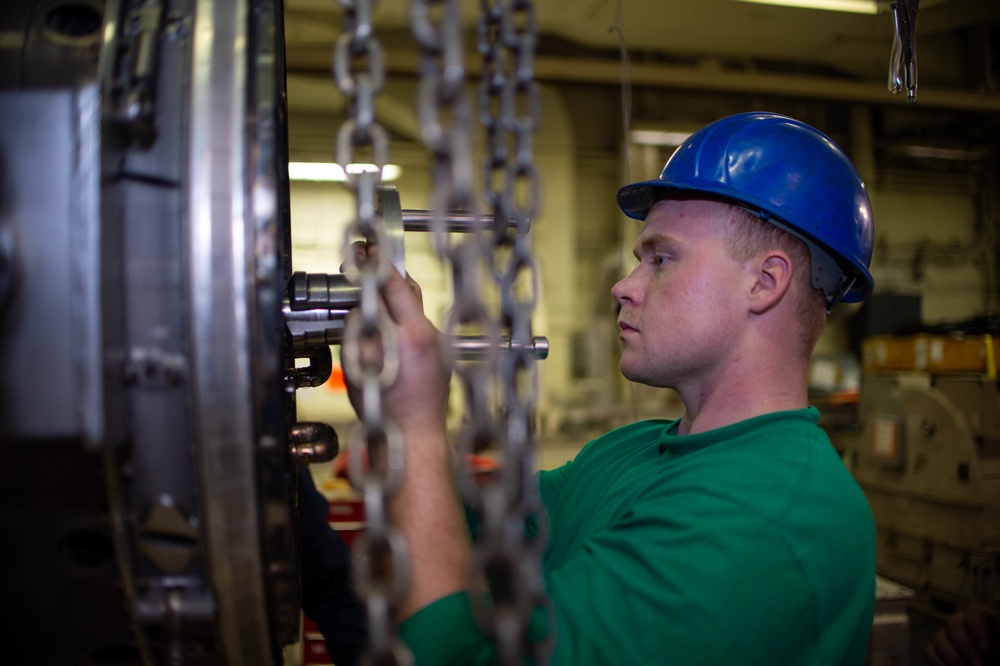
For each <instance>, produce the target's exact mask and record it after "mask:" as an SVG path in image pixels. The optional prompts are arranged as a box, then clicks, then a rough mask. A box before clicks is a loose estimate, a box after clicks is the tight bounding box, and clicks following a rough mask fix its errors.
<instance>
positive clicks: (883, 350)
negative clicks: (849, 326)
mask: <svg viewBox="0 0 1000 666" xmlns="http://www.w3.org/2000/svg"><path fill="white" fill-rule="evenodd" d="M915 342H916V337H895V336H890V335H875V336H872V337H870V338H867V339H865V340H864V341H863V342H862V343H861V365H862V367H863V368H864V370H865V372H874V371H878V370H919V369H923V368H920V367H918V365H917V360H918V359H917V353H916V348H915V347H916V346H915ZM925 367H926V364H925Z"/></svg>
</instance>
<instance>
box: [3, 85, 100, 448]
mask: <svg viewBox="0 0 1000 666" xmlns="http://www.w3.org/2000/svg"><path fill="white" fill-rule="evenodd" d="M97 108H98V105H97V93H96V90H95V89H94V88H93V87H85V88H82V89H80V90H78V91H74V90H65V89H63V90H51V91H47V90H35V91H27V92H15V91H4V92H0V127H3V128H4V131H3V132H2V133H0V229H4V231H5V233H7V234H9V238H10V241H9V242H10V250H11V256H10V261H9V262H8V263H7V264H6V269H5V270H6V271H8V275H7V276H6V277H5V278H4V282H9V284H10V287H9V289H10V293H9V297H8V299H7V305H6V307H5V308H4V309H3V310H2V311H0V324H2V325H0V359H2V362H0V440H3V439H6V438H31V437H41V436H50V437H82V438H84V439H86V440H87V441H88V442H91V443H95V442H99V441H100V440H101V438H102V436H103V418H102V410H101V409H100V408H99V407H100V402H99V401H100V397H101V390H102V389H101V386H102V385H101V367H100V359H101V353H100V340H99V338H98V331H99V328H98V323H99V317H100V307H99V306H100V296H99V294H100V287H99V280H100V276H99V273H98V249H99V248H98V242H99V236H98V234H99V228H98V225H99V219H98V208H97V201H98V194H97V187H98V173H97V168H96V159H95V158H96V154H97V145H98V137H99V122H98V121H99V118H98V116H97ZM53 155H59V156H64V157H62V158H61V159H53V158H52V156H53Z"/></svg>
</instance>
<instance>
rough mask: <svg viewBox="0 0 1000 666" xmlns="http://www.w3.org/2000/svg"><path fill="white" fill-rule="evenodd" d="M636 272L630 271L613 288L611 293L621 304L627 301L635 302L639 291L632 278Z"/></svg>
mask: <svg viewBox="0 0 1000 666" xmlns="http://www.w3.org/2000/svg"><path fill="white" fill-rule="evenodd" d="M634 274H635V271H633V272H631V273H629V274H628V275H626V276H625V277H623V278H622V279H621V280H619V281H618V282H617V283H616V284H615V286H614V287H612V288H611V295H612V296H613V297H614V299H615V300H616V301H618V303H619V305H624V304H625V303H626V302H628V303H631V304H635V301H636V293H637V292H636V289H635V285H634V284H633V283H634V280H633V279H632V278H633V276H634Z"/></svg>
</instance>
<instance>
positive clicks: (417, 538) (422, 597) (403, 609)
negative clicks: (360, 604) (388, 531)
mask: <svg viewBox="0 0 1000 666" xmlns="http://www.w3.org/2000/svg"><path fill="white" fill-rule="evenodd" d="M404 440H405V444H406V472H405V475H404V479H403V483H402V485H401V487H400V490H399V492H398V493H396V495H395V496H394V497H393V499H392V500H391V504H390V509H391V512H392V517H393V522H394V523H395V524H396V526H397V527H398V528H399V529H400V530H401V532H402V534H403V537H404V538H405V539H406V542H407V545H408V547H409V559H410V568H411V569H410V585H409V589H408V590H407V593H406V596H405V598H404V600H403V602H402V603H401V604H400V607H399V609H398V611H397V619H398V620H404V619H406V618H407V617H409V616H410V615H412V614H414V613H415V612H417V611H418V610H420V609H421V608H423V607H424V606H426V605H428V604H430V603H431V602H433V601H436V600H437V599H440V598H441V597H444V596H447V595H449V594H453V593H455V592H459V591H461V590H464V589H465V588H466V587H467V583H468V572H469V561H470V557H471V554H470V553H471V545H470V540H469V534H468V529H467V527H466V523H465V517H464V513H463V512H462V508H461V502H460V500H459V497H458V493H457V490H456V488H455V481H454V479H455V471H456V470H455V464H454V455H453V453H452V449H451V447H450V445H449V444H448V442H447V438H446V435H445V430H444V424H443V423H441V424H440V426H439V427H438V426H429V427H421V428H411V429H410V430H409V432H407V431H406V430H404Z"/></svg>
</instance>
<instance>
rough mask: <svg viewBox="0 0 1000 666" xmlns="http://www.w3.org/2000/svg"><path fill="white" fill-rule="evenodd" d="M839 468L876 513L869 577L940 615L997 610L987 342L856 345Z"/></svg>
mask: <svg viewBox="0 0 1000 666" xmlns="http://www.w3.org/2000/svg"><path fill="white" fill-rule="evenodd" d="M864 356H865V362H864V365H865V369H866V372H865V376H864V378H863V380H862V384H861V393H860V405H859V417H860V421H861V423H862V424H863V426H864V429H863V432H862V434H861V436H860V439H859V440H858V442H857V444H856V445H855V446H853V447H851V448H849V449H848V450H847V463H848V465H849V466H850V467H851V469H852V471H853V473H854V475H855V478H856V479H857V481H858V483H859V484H860V485H861V487H862V489H863V490H864V492H865V494H866V496H867V497H868V500H869V502H870V503H871V506H872V510H873V512H874V514H875V521H876V526H877V530H878V572H879V574H880V575H882V576H884V577H886V578H889V579H891V580H893V581H897V582H899V583H902V584H904V585H906V586H908V587H910V588H912V589H913V590H914V591H915V593H916V595H915V597H914V598H913V600H912V601H911V602H910V608H911V610H917V611H920V612H922V613H924V614H925V615H928V616H930V617H933V618H943V617H944V616H945V615H947V614H949V613H951V612H953V611H954V610H956V609H960V608H962V607H964V606H965V605H966V604H967V603H969V602H979V603H985V604H990V605H992V606H993V607H996V606H997V604H998V603H1000V581H998V572H1000V383H998V380H997V374H996V357H995V355H994V354H993V339H992V337H991V336H989V335H986V336H975V337H969V338H966V339H963V340H955V339H950V338H947V337H944V336H927V335H917V336H911V337H905V338H893V337H888V336H887V337H880V338H873V339H869V340H868V341H866V342H865V347H864Z"/></svg>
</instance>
